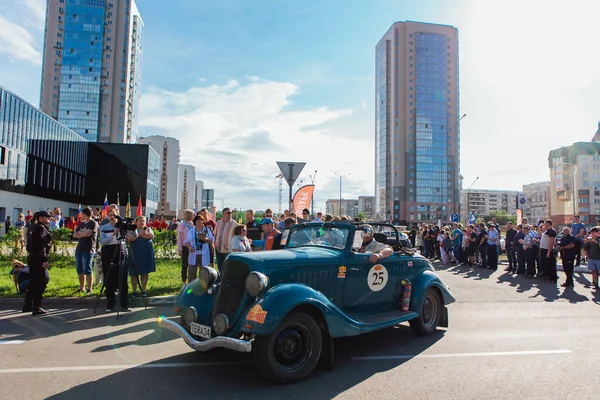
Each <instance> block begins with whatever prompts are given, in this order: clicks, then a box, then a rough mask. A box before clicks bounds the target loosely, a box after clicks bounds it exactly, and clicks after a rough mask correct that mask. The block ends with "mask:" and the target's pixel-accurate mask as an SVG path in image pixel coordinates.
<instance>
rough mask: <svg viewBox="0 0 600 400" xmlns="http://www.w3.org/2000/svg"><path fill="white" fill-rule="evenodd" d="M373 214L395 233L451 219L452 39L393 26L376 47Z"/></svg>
mask: <svg viewBox="0 0 600 400" xmlns="http://www.w3.org/2000/svg"><path fill="white" fill-rule="evenodd" d="M375 74H376V76H375V78H376V88H375V96H376V110H375V112H376V114H375V120H376V123H375V214H376V218H377V219H380V220H387V221H393V222H394V223H396V224H400V225H415V224H420V223H423V222H428V223H437V222H438V220H442V221H448V220H450V216H451V215H452V214H458V213H459V204H460V186H459V180H458V178H459V160H458V154H459V136H460V135H459V124H458V122H459V92H458V31H457V29H456V28H454V27H452V26H446V25H437V24H427V23H420V22H397V23H395V24H394V25H392V27H391V28H390V29H389V30H388V32H387V33H386V34H385V35H384V37H383V38H382V39H381V40H380V42H379V43H378V44H377V46H376V59H375Z"/></svg>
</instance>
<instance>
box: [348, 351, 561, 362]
mask: <svg viewBox="0 0 600 400" xmlns="http://www.w3.org/2000/svg"><path fill="white" fill-rule="evenodd" d="M570 353H573V352H572V351H571V350H531V351H487V352H483V353H447V354H401V355H396V356H373V357H352V359H353V360H360V361H375V360H409V359H413V358H465V357H499V356H530V355H531V356H533V355H546V354H570Z"/></svg>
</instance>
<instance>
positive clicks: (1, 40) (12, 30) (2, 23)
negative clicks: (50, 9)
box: [0, 15, 42, 65]
mask: <svg viewBox="0 0 600 400" xmlns="http://www.w3.org/2000/svg"><path fill="white" fill-rule="evenodd" d="M0 54H6V55H8V57H9V59H11V60H14V61H21V60H22V61H27V62H30V63H32V64H35V65H41V64H42V53H41V52H40V51H39V49H38V47H37V46H36V40H35V39H34V37H33V35H32V34H31V32H29V31H28V30H27V29H25V28H24V27H23V26H21V25H18V24H16V23H14V22H12V21H10V20H8V19H6V18H5V17H4V16H3V15H0Z"/></svg>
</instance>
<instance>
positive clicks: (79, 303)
mask: <svg viewBox="0 0 600 400" xmlns="http://www.w3.org/2000/svg"><path fill="white" fill-rule="evenodd" d="M175 297H177V296H156V297H148V306H165V305H173V304H175ZM24 299H25V297H11V298H0V308H2V307H11V308H12V307H18V308H21V307H22V306H23V302H24V301H25V300H24ZM97 301H98V296H89V297H49V298H44V300H43V301H42V305H43V306H44V307H76V308H94V306H96V302H97ZM130 301H131V306H132V307H133V308H139V307H144V303H143V301H142V299H141V298H140V297H138V298H136V299H135V300H130ZM104 305H106V297H105V296H102V298H101V299H100V303H99V306H98V307H103V306H104Z"/></svg>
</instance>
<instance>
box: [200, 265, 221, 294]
mask: <svg viewBox="0 0 600 400" xmlns="http://www.w3.org/2000/svg"><path fill="white" fill-rule="evenodd" d="M218 277H219V273H218V272H217V270H216V269H214V268H211V267H202V268H201V269H200V274H199V277H198V280H199V281H200V283H201V284H202V286H203V287H204V290H207V289H208V288H209V287H211V286H212V285H213V283H215V281H216V280H217V278H218Z"/></svg>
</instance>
